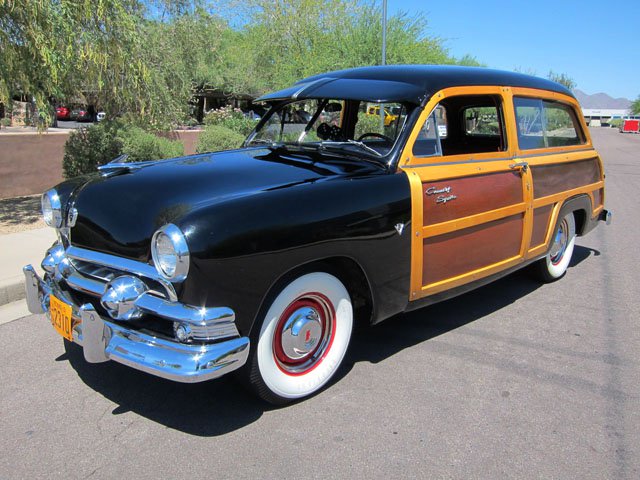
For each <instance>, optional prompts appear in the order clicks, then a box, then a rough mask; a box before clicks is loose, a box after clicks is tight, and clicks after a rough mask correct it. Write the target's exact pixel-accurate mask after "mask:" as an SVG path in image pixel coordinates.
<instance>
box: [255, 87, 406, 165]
mask: <svg viewBox="0 0 640 480" xmlns="http://www.w3.org/2000/svg"><path fill="white" fill-rule="evenodd" d="M381 112H383V115H381ZM268 115H269V117H268V118H267V120H266V121H265V123H263V124H262V125H261V126H260V127H259V128H258V129H257V130H256V131H255V132H254V133H252V134H251V135H250V136H249V138H247V141H246V143H245V145H246V146H256V145H265V144H267V145H271V146H274V147H283V148H285V147H289V148H292V149H295V148H296V147H297V148H301V149H310V148H311V149H316V150H328V151H331V150H342V151H344V152H346V153H350V154H354V155H363V156H366V157H374V158H377V157H384V156H386V155H387V154H388V153H389V152H390V151H391V149H392V148H393V146H394V145H395V143H396V141H397V139H398V135H399V134H400V131H401V130H402V127H403V126H404V123H405V121H406V118H407V109H406V107H405V106H404V105H402V104H399V103H385V104H380V103H371V102H359V101H353V100H338V99H306V100H299V101H293V102H289V103H286V104H283V105H281V106H279V107H278V108H276V109H273V110H271V111H270V112H269V114H268Z"/></svg>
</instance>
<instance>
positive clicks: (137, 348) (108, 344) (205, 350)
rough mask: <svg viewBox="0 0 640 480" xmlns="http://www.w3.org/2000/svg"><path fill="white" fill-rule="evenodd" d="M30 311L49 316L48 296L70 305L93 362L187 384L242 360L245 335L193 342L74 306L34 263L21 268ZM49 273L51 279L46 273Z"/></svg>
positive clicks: (75, 337) (235, 366)
mask: <svg viewBox="0 0 640 480" xmlns="http://www.w3.org/2000/svg"><path fill="white" fill-rule="evenodd" d="M23 271H24V275H25V286H26V293H27V305H28V307H29V311H30V312H31V313H36V314H42V313H46V314H47V315H49V296H50V295H51V294H53V295H55V296H56V298H58V299H60V300H62V301H64V302H65V303H67V304H69V305H71V309H72V317H73V319H74V320H75V321H74V326H73V341H74V342H75V343H78V344H79V345H82V347H83V351H84V357H85V360H86V361H87V362H89V363H100V362H106V361H107V360H114V361H116V362H118V363H122V364H124V365H128V366H130V367H132V368H135V369H137V370H142V371H144V372H147V373H150V374H152V375H156V376H158V377H162V378H166V379H169V380H174V381H177V382H183V383H195V382H202V381H205V380H210V379H213V378H217V377H220V376H222V375H224V374H226V373H228V372H231V371H233V370H236V369H238V368H240V367H241V366H242V365H244V364H245V363H246V361H247V357H248V354H249V339H248V338H247V337H239V338H233V339H230V340H225V341H222V342H220V343H214V344H204V345H192V344H184V343H179V342H177V341H175V342H174V341H170V340H165V339H162V338H158V337H155V336H153V335H149V334H145V333H142V332H139V331H136V330H132V329H128V328H125V327H123V326H121V325H119V324H116V323H114V322H112V321H110V320H109V319H106V318H103V317H102V316H100V315H99V314H98V312H97V311H96V310H95V308H94V307H93V305H91V303H85V304H83V305H76V304H75V303H74V302H73V301H72V300H71V299H70V298H69V296H68V295H67V294H65V292H64V291H63V290H62V289H61V288H59V286H58V285H57V283H56V282H55V281H52V280H51V281H46V280H42V279H41V278H40V277H39V276H38V274H37V273H36V271H35V270H34V268H33V267H32V266H31V265H27V266H26V267H24V269H23ZM45 278H47V277H46V276H45Z"/></svg>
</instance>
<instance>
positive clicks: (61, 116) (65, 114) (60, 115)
mask: <svg viewBox="0 0 640 480" xmlns="http://www.w3.org/2000/svg"><path fill="white" fill-rule="evenodd" d="M70 114H71V111H70V110H69V109H68V108H67V107H56V118H57V119H58V120H69V115H70Z"/></svg>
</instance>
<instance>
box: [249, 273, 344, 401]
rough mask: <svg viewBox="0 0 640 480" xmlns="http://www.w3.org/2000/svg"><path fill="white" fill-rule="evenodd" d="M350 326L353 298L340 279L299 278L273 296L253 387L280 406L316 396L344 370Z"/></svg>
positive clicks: (258, 342) (255, 350) (257, 345)
mask: <svg viewBox="0 0 640 480" xmlns="http://www.w3.org/2000/svg"><path fill="white" fill-rule="evenodd" d="M352 327H353V307H352V305H351V298H350V296H349V293H348V291H347V289H346V288H345V286H344V285H343V284H342V282H341V281H340V280H338V279H337V278H336V277H334V276H333V275H330V274H328V273H325V272H314V273H309V274H306V275H302V276H301V277H298V278H297V279H295V280H294V281H292V282H291V283H290V284H289V285H287V286H286V287H285V288H284V289H283V290H282V291H281V292H280V293H279V294H278V296H277V297H276V298H275V300H274V301H273V303H272V304H271V306H270V307H269V309H268V311H267V314H266V315H265V317H264V319H263V320H262V325H261V326H260V331H259V334H258V335H256V336H254V340H253V342H252V343H253V344H252V352H251V354H250V358H249V363H250V365H249V370H250V371H249V383H250V385H251V386H252V387H253V389H254V390H255V391H256V392H257V393H258V395H260V397H262V398H263V399H265V400H267V401H269V402H271V403H274V404H279V405H282V404H285V403H288V402H290V401H293V400H296V399H301V398H304V397H307V396H310V395H312V394H314V393H315V392H317V391H318V390H320V389H321V388H322V387H323V386H324V385H325V384H326V383H327V382H328V381H329V380H330V379H331V377H332V376H333V375H334V374H335V373H336V371H337V370H338V368H339V367H340V364H341V363H342V359H343V358H344V355H345V353H346V351H347V347H348V345H349V340H350V338H351V330H352ZM256 337H257V338H256Z"/></svg>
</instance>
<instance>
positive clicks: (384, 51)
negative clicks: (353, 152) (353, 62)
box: [380, 0, 387, 133]
mask: <svg viewBox="0 0 640 480" xmlns="http://www.w3.org/2000/svg"><path fill="white" fill-rule="evenodd" d="M386 64H387V0H382V65H386ZM380 131H381V132H383V133H384V104H380Z"/></svg>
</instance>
